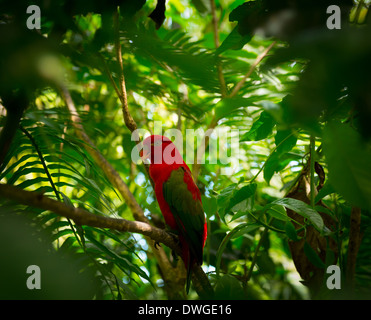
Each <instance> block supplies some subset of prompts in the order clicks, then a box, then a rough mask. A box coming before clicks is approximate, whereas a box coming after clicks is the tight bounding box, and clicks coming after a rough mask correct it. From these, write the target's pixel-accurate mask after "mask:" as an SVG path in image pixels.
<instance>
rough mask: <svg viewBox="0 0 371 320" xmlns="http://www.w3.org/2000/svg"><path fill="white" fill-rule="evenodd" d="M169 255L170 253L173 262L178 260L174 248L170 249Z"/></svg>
mask: <svg viewBox="0 0 371 320" xmlns="http://www.w3.org/2000/svg"><path fill="white" fill-rule="evenodd" d="M171 255H172V257H173V259H174V261H175V262H176V261H178V259H179V256H178V255H177V254H176V252H175V251H174V250H171Z"/></svg>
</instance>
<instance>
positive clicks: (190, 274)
mask: <svg viewBox="0 0 371 320" xmlns="http://www.w3.org/2000/svg"><path fill="white" fill-rule="evenodd" d="M188 260H189V261H188V263H187V282H186V292H187V294H188V293H189V288H190V286H191V278H192V263H191V259H188Z"/></svg>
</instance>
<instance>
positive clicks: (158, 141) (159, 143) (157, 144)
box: [152, 140, 162, 147]
mask: <svg viewBox="0 0 371 320" xmlns="http://www.w3.org/2000/svg"><path fill="white" fill-rule="evenodd" d="M152 145H153V146H155V147H157V146H160V145H162V141H161V140H156V141H155V142H154V143H152Z"/></svg>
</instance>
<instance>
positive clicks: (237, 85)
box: [229, 41, 276, 97]
mask: <svg viewBox="0 0 371 320" xmlns="http://www.w3.org/2000/svg"><path fill="white" fill-rule="evenodd" d="M275 44H276V41H273V42H272V43H271V44H270V45H269V46H268V47H267V48H266V49H265V50H264V51H263V52H262V53H261V54H259V55H258V56H257V58H256V59H255V61H254V63H253V64H252V65H251V66H250V69H249V70H248V71H247V73H246V74H245V75H244V76H243V78H242V79H241V80H240V81H239V82H238V83H237V84H236V85H235V86H234V88H233V90H232V92H231V94H230V95H229V97H234V96H235V95H236V94H237V93H238V91H239V90H240V89H241V88H242V86H243V85H244V83H245V82H246V80H247V79H248V78H249V77H250V76H251V74H252V73H253V72H254V70H255V68H256V67H257V66H258V64H259V63H260V62H261V61H262V60H263V59H264V57H265V56H266V55H267V54H268V52H269V51H270V50H271V49H272V48H273V46H274V45H275Z"/></svg>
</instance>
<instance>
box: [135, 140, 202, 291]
mask: <svg viewBox="0 0 371 320" xmlns="http://www.w3.org/2000/svg"><path fill="white" fill-rule="evenodd" d="M140 156H141V158H142V160H143V161H145V160H149V161H150V164H149V175H150V177H151V179H152V181H153V183H154V192H155V195H156V199H157V202H158V204H159V207H160V210H161V212H162V215H163V217H164V219H165V223H166V225H167V226H168V228H169V229H170V231H172V232H174V233H176V234H177V235H178V236H179V242H180V245H181V258H182V260H183V262H184V265H185V268H186V271H187V278H186V292H187V294H188V293H189V288H190V283H191V274H192V267H193V265H194V264H195V263H196V264H198V265H202V262H203V248H204V246H205V242H206V238H207V222H206V217H205V214H204V210H203V207H202V201H201V193H200V190H199V189H198V187H197V185H196V184H195V182H194V180H193V177H192V174H191V171H190V169H189V167H188V166H187V164H186V163H185V162H184V161H183V158H182V156H181V154H180V152H179V150H178V149H177V148H176V146H175V145H174V143H173V142H172V141H171V140H170V139H169V138H167V137H165V136H161V135H151V136H149V137H147V138H146V139H144V141H143V143H142V150H141V151H140Z"/></svg>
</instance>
